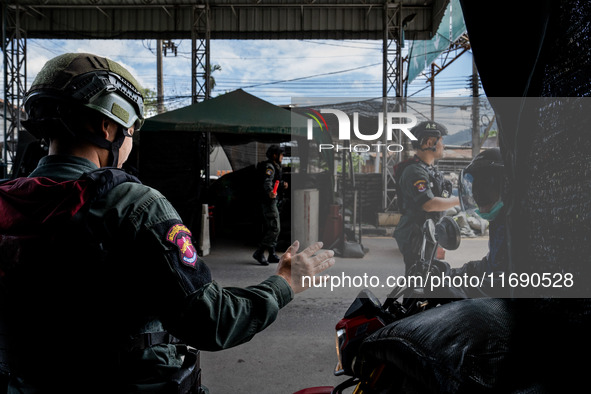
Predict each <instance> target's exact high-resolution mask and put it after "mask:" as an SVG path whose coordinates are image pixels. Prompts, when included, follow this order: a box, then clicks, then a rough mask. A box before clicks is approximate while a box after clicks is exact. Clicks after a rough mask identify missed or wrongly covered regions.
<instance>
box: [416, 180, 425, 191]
mask: <svg viewBox="0 0 591 394" xmlns="http://www.w3.org/2000/svg"><path fill="white" fill-rule="evenodd" d="M413 186H414V187H416V188H417V191H419V192H421V193H422V192H424V191H425V190H427V181H426V180H424V179H421V180H418V181H416V182H415V183H413Z"/></svg>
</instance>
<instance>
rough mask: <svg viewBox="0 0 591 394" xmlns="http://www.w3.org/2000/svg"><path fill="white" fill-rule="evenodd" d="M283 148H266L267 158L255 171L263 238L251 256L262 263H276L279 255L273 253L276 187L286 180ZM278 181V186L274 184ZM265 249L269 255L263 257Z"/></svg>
mask: <svg viewBox="0 0 591 394" xmlns="http://www.w3.org/2000/svg"><path fill="white" fill-rule="evenodd" d="M284 152H285V150H284V149H283V148H282V147H281V146H279V145H271V146H270V147H269V149H267V160H266V161H262V162H260V163H259V164H258V165H257V173H258V174H260V176H261V179H262V185H261V188H260V195H261V206H262V212H263V225H264V229H263V239H262V240H261V242H260V244H259V248H258V249H257V250H256V251H255V252H254V254H253V255H252V257H254V259H255V260H256V261H258V262H259V263H260V264H262V265H268V264H269V263H278V262H279V257H278V256H277V255H276V254H275V247H276V246H277V239H278V238H279V232H280V230H281V222H280V220H279V208H278V207H277V200H278V199H277V194H278V193H277V191H278V190H279V189H278V188H279V187H281V188H282V189H285V188H287V182H283V180H282V179H281V178H282V171H281V162H282V161H283V153H284ZM277 182H278V187H275V184H276V183H277ZM265 250H267V251H268V252H269V257H268V258H265Z"/></svg>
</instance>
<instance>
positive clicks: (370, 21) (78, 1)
mask: <svg viewBox="0 0 591 394" xmlns="http://www.w3.org/2000/svg"><path fill="white" fill-rule="evenodd" d="M5 2H6V3H7V5H6V11H7V12H9V13H13V12H15V10H16V8H17V7H18V8H19V9H20V13H21V16H20V18H21V20H20V26H21V28H22V29H24V30H25V31H26V33H27V37H29V38H69V39H77V38H85V39H89V38H91V39H92V38H96V39H146V38H150V39H158V38H160V39H179V38H180V39H183V38H184V39H188V38H191V34H192V31H193V29H194V28H196V29H197V30H198V32H202V33H205V32H206V30H207V26H206V25H205V24H195V22H196V20H197V18H196V17H195V14H198V13H200V12H202V11H207V12H208V13H209V32H210V34H211V36H210V38H211V39H262V38H264V39H299V38H306V39H374V40H381V39H382V38H383V36H384V26H385V25H386V24H388V23H389V22H386V21H385V19H386V16H388V17H391V16H392V15H391V13H390V11H392V10H394V11H395V12H397V10H398V9H399V8H400V6H402V13H401V15H400V17H401V18H400V20H405V18H407V17H409V18H410V16H412V15H414V17H413V18H412V20H410V21H408V23H407V25H406V26H405V28H404V34H405V35H406V38H407V39H412V40H426V39H430V38H431V37H432V36H433V34H434V33H435V31H436V30H437V28H438V26H439V23H440V22H441V18H442V16H443V13H444V12H445V9H446V6H447V3H448V0H400V1H387V0H386V1H383V0H382V1H380V0H209V1H208V0H197V1H195V0H6V1H5Z"/></svg>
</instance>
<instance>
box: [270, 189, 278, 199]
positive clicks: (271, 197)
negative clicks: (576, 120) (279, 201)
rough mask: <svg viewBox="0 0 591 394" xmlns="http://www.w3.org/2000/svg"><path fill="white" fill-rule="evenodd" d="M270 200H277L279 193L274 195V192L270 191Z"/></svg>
mask: <svg viewBox="0 0 591 394" xmlns="http://www.w3.org/2000/svg"><path fill="white" fill-rule="evenodd" d="M269 198H270V199H275V198H277V193H273V191H270V192H269Z"/></svg>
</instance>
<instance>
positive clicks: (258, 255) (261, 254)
mask: <svg viewBox="0 0 591 394" xmlns="http://www.w3.org/2000/svg"><path fill="white" fill-rule="evenodd" d="M252 257H254V259H255V260H256V261H258V262H259V264H261V265H269V263H268V262H267V259H266V258H265V249H263V248H258V249H257V250H256V252H254V254H253V255H252Z"/></svg>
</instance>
